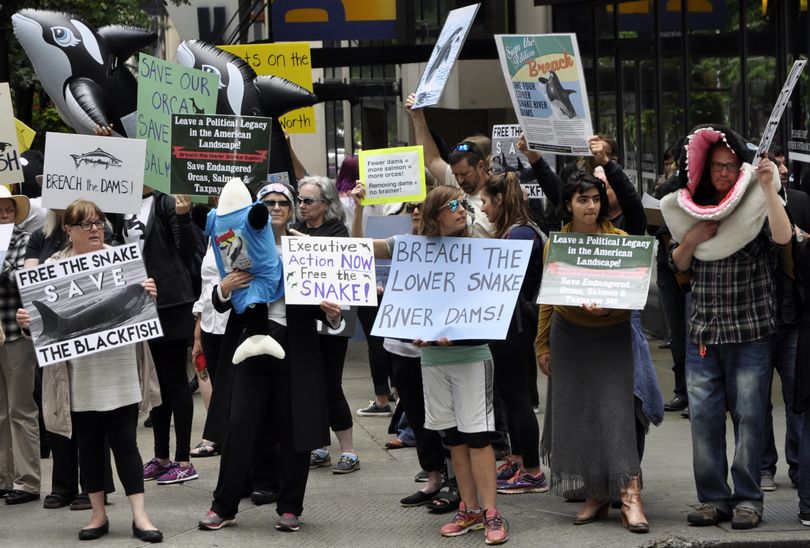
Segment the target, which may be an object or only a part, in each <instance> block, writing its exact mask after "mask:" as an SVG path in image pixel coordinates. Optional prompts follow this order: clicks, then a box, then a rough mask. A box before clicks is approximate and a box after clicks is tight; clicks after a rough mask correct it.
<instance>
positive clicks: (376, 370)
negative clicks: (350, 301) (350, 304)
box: [357, 306, 393, 396]
mask: <svg viewBox="0 0 810 548" xmlns="http://www.w3.org/2000/svg"><path fill="white" fill-rule="evenodd" d="M378 309H379V308H378V307H376V306H360V307H358V308H357V319H359V320H360V326H361V327H362V328H363V334H364V335H365V336H366V342H367V343H368V365H369V368H370V369H371V382H373V383H374V395H375V396H387V395H388V394H390V393H391V389H390V388H389V386H388V379H389V378H393V377H392V376H391V366H392V363H391V354H390V353H389V352H388V351H387V350H386V349H385V348H384V347H383V341H384V340H385V339H384V338H383V337H375V336H374V335H372V334H371V329H372V328H373V327H374V320H375V319H376V318H377V310H378Z"/></svg>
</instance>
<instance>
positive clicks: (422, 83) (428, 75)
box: [411, 4, 481, 108]
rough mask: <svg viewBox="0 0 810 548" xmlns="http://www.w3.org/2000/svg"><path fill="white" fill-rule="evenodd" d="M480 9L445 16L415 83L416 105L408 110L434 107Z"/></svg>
mask: <svg viewBox="0 0 810 548" xmlns="http://www.w3.org/2000/svg"><path fill="white" fill-rule="evenodd" d="M480 6H481V4H474V5H472V6H465V7H463V8H458V9H454V10H453V11H451V12H450V13H448V14H447V19H446V20H445V22H444V26H443V27H442V32H441V33H440V34H439V38H437V39H436V45H435V46H434V47H433V51H432V52H431V54H430V60H429V61H428V64H427V66H426V67H425V71H424V72H423V73H422V78H420V79H419V85H418V86H417V88H416V102H415V103H414V104H413V107H411V108H423V107H429V106H433V105H436V104H438V102H439V99H441V98H442V92H444V86H445V85H446V84H447V79H448V78H449V77H450V72H451V71H452V70H453V65H454V64H455V63H456V59H458V54H459V53H461V47H462V46H463V45H464V41H465V40H466V39H467V33H469V32H470V27H471V26H472V23H473V20H474V19H475V14H476V13H478V8H479V7H480Z"/></svg>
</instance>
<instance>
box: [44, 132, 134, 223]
mask: <svg viewBox="0 0 810 548" xmlns="http://www.w3.org/2000/svg"><path fill="white" fill-rule="evenodd" d="M145 154H146V141H144V140H143V139H124V138H120V137H97V136H95V135H74V134H67V133H51V132H48V133H47V134H46V135H45V166H44V168H43V173H42V206H43V207H46V208H53V209H65V208H66V207H67V206H68V205H69V204H70V203H71V202H72V201H74V200H76V199H78V198H82V199H85V200H90V201H91V202H94V203H95V204H96V205H98V207H100V208H101V210H102V211H105V212H107V213H138V212H139V211H140V210H141V195H142V194H143V160H144V156H145Z"/></svg>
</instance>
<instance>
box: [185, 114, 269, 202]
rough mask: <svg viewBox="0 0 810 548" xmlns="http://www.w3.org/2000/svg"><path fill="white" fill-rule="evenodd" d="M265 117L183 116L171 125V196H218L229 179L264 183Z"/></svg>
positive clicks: (247, 182) (267, 130)
mask: <svg viewBox="0 0 810 548" xmlns="http://www.w3.org/2000/svg"><path fill="white" fill-rule="evenodd" d="M271 121H272V120H271V119H270V118H263V117H259V116H227V115H224V114H220V115H206V114H189V115H179V114H175V115H174V121H173V123H172V194H197V195H203V196H219V193H220V192H222V187H223V186H225V183H227V182H228V181H230V180H231V179H232V178H233V177H238V178H240V179H242V180H243V181H244V182H245V184H247V185H248V186H251V188H253V190H254V191H256V190H258V189H257V188H255V186H256V183H258V182H260V181H261V182H263V181H264V180H265V179H266V178H267V165H268V164H267V162H268V160H269V156H270V122H271Z"/></svg>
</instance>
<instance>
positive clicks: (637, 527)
mask: <svg viewBox="0 0 810 548" xmlns="http://www.w3.org/2000/svg"><path fill="white" fill-rule="evenodd" d="M560 204H561V207H560V208H559V209H560V212H559V213H560V216H561V217H562V218H563V219H565V220H566V221H567V223H566V224H565V225H564V226H563V228H562V232H570V233H590V234H596V233H598V234H626V233H625V232H624V231H622V230H620V229H618V228H616V227H615V226H613V224H612V223H611V222H610V221H609V220H608V215H609V204H608V197H607V192H606V190H605V184H604V183H603V182H602V181H601V180H600V179H598V178H596V177H594V176H593V175H588V174H581V175H579V176H577V177H575V178H572V179H571V181H569V182H568V183H566V185H565V186H564V187H563V190H562V193H561V202H560ZM547 250H548V244H546V251H547ZM585 341H587V344H583V342H585ZM535 349H536V352H537V361H538V364H539V366H540V370H541V371H542V372H543V373H544V374H546V375H548V376H549V377H550V378H552V379H553V381H554V382H553V384H552V383H551V382H549V397H548V403H547V408H546V417H545V420H546V422H545V425H544V436H543V440H542V449H543V453H544V455H545V456H546V457H547V458H548V460H549V464H550V466H551V484H552V486H553V487H554V491H555V492H556V493H557V494H560V495H562V494H563V493H565V492H570V491H574V490H580V489H581V490H583V491H584V493H585V495H586V497H587V498H586V500H585V504H584V505H583V506H582V507H581V508H580V510H579V512H578V513H577V516H576V518H575V519H574V525H582V524H586V523H590V522H592V521H595V520H597V519H600V518H604V517H605V516H606V515H607V512H608V508H609V504H610V498H611V496H613V497H614V498H615V497H616V496H620V497H621V501H622V509H621V512H622V523H623V525H624V526H625V527H629V529H630V531H632V532H634V533H647V532H649V529H650V528H649V525H648V524H647V519H646V517H645V516H644V510H643V508H642V505H641V482H640V474H641V466H640V464H639V453H638V450H637V448H636V433H635V406H634V403H633V346H632V339H631V330H630V312H629V311H627V310H611V309H606V308H600V307H598V306H596V305H595V304H593V303H583V304H582V305H581V306H578V307H576V306H550V305H541V306H540V323H539V326H538V330H537V338H536V339H535ZM552 367H553V372H554V374H553V377H552Z"/></svg>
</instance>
